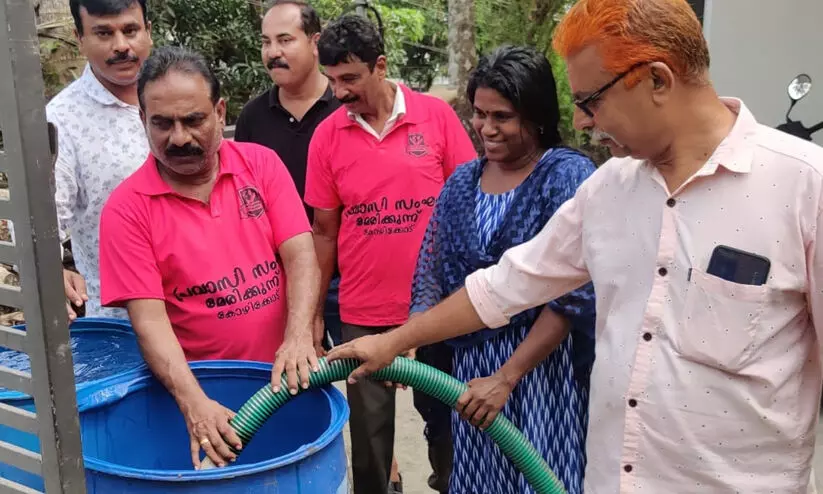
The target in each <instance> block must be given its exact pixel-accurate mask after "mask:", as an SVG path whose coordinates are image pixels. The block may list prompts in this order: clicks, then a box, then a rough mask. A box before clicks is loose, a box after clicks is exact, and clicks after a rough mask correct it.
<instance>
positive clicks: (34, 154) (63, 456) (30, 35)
mask: <svg viewBox="0 0 823 494" xmlns="http://www.w3.org/2000/svg"><path fill="white" fill-rule="evenodd" d="M0 131H2V145H0V171H2V172H5V173H6V175H7V176H8V182H9V200H0V219H5V220H8V221H9V222H10V223H11V225H10V226H11V228H12V229H13V232H14V235H13V237H12V238H13V242H12V243H0V262H2V263H5V264H11V265H15V266H17V267H18V270H19V273H20V285H21V286H20V287H19V288H14V287H10V286H7V285H0V304H2V305H7V306H11V307H18V308H22V309H23V312H24V314H25V319H26V330H25V331H20V330H16V329H12V328H8V327H0V346H3V347H6V348H11V349H14V350H19V351H23V352H25V353H27V354H28V355H29V357H30V360H31V373H30V374H27V373H24V372H20V371H16V370H12V369H9V368H7V367H3V366H0V387H4V388H8V389H13V390H17V391H20V392H22V393H25V394H27V395H30V396H32V397H33V398H34V405H35V412H34V413H32V412H29V411H25V410H23V409H20V408H17V407H14V406H10V405H7V404H3V403H0V424H2V425H6V426H10V427H13V428H15V429H19V430H22V431H26V432H30V433H33V434H37V435H38V437H39V440H40V447H41V453H40V454H37V453H33V452H31V451H28V450H26V449H24V448H20V447H18V446H15V445H12V444H9V443H5V442H2V441H0V462H2V463H6V464H8V465H12V466H14V467H17V468H20V469H22V470H26V471H28V472H31V473H35V474H38V475H42V477H43V480H44V485H45V490H46V492H47V493H48V494H58V493H61V494H68V493H85V492H86V486H85V476H84V471H83V456H82V453H81V445H80V424H79V419H78V414H77V404H76V397H75V391H74V389H75V388H74V372H73V365H72V355H71V346H70V344H69V332H68V320H67V316H66V308H65V295H64V291H63V278H62V264H61V260H60V244H59V238H58V233H57V215H56V213H55V206H54V180H53V156H54V152H55V149H56V138H59V136H56V135H55V134H54V133H53V132H51V131H50V128H49V126H48V125H47V123H46V115H45V99H44V86H43V78H42V75H41V67H40V58H39V44H38V39H37V31H36V29H35V19H34V10H33V9H32V5H31V3H30V1H29V0H0ZM50 137H51V138H50ZM3 492H11V493H18V492H21V493H32V492H37V491H34V490H32V489H30V488H28V487H25V486H22V485H19V484H16V483H14V482H11V481H9V480H7V479H2V478H0V493H3Z"/></svg>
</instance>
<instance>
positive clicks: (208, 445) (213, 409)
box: [180, 395, 243, 470]
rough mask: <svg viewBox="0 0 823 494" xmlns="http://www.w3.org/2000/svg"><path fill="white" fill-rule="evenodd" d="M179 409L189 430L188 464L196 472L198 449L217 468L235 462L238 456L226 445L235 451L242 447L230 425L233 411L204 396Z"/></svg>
mask: <svg viewBox="0 0 823 494" xmlns="http://www.w3.org/2000/svg"><path fill="white" fill-rule="evenodd" d="M180 409H181V411H182V412H183V417H185V419H186V427H187V428H188V430H189V438H190V441H191V461H192V464H194V468H195V469H196V470H199V469H200V449H201V448H202V449H203V451H204V452H205V453H206V456H208V457H209V458H210V459H211V461H212V463H214V464H215V465H217V466H218V467H224V466H226V464H227V463H229V462H233V461H234V460H235V459H237V455H236V454H235V453H233V452H232V451H231V449H229V444H231V445H232V447H233V448H234V449H235V450H237V451H239V450H240V449H242V447H243V443H242V442H241V441H240V438H239V437H237V434H236V433H235V432H234V429H232V427H231V426H230V425H229V420H231V419H232V418H233V417H234V415H235V414H234V412H232V411H231V410H229V409H228V408H226V407H224V406H223V405H221V404H220V403H217V402H216V401H214V400H212V399H210V398H208V397H206V396H205V395H204V397H203V398H200V399H198V400H197V401H194V402H191V403H183V404H181V407H180Z"/></svg>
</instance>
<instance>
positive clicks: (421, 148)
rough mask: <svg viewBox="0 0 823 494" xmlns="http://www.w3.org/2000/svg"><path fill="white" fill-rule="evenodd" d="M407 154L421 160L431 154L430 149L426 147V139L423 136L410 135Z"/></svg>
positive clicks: (417, 134)
mask: <svg viewBox="0 0 823 494" xmlns="http://www.w3.org/2000/svg"><path fill="white" fill-rule="evenodd" d="M406 152H407V153H408V154H409V155H410V156H414V157H416V158H420V157H422V156H426V155H427V154H429V147H428V146H426V139H425V138H424V137H423V134H419V133H415V134H409V142H408V143H407V144H406Z"/></svg>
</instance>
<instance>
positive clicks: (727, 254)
mask: <svg viewBox="0 0 823 494" xmlns="http://www.w3.org/2000/svg"><path fill="white" fill-rule="evenodd" d="M771 264H772V263H771V261H769V259H767V258H765V257H763V256H761V255H757V254H752V253H750V252H744V251H742V250H739V249H735V248H733V247H728V246H726V245H718V246H717V247H715V248H714V252H713V253H712V257H711V259H709V267H708V269H707V270H706V273H708V274H710V275H712V276H717V277H718V278H721V279H724V280H726V281H731V282H732V283H739V284H741V285H756V286H757V285H763V284H765V283H766V280H768V279H769V270H770V269H771Z"/></svg>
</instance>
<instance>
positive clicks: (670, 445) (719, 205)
mask: <svg viewBox="0 0 823 494" xmlns="http://www.w3.org/2000/svg"><path fill="white" fill-rule="evenodd" d="M724 101H725V102H726V104H727V105H728V106H729V107H730V108H731V109H732V110H733V111H735V112H736V113H738V118H737V122H736V123H735V126H734V128H733V129H732V131H731V133H730V135H729V136H728V137H727V138H726V139H725V140H724V141H723V142H722V143H721V145H720V147H719V148H718V149H717V151H716V152H715V153H714V155H712V157H711V158H710V159H709V160H708V162H707V163H706V164H705V165H704V166H703V168H701V169H700V170H699V171H698V172H697V173H696V174H695V176H694V177H692V178H691V179H690V180H689V181H687V182H686V183H685V184H684V185H683V186H682V187H680V188H679V189H678V190H676V191H673V192H671V193H670V192H669V191H668V189H667V187H666V185H665V182H664V180H663V178H662V176H661V175H660V174H659V172H658V171H657V170H656V169H655V168H653V167H651V166H650V165H648V164H647V163H645V162H643V161H637V160H633V159H629V158H626V159H613V160H611V161H609V162H608V163H606V164H605V165H603V166H602V167H601V168H600V169H599V170H597V172H595V173H594V175H592V176H591V177H590V178H589V179H588V180H587V181H586V182H585V183H584V184H583V185H582V186H581V187H580V188H579V189H578V192H577V194H576V195H575V197H574V198H573V199H571V200H569V201H568V202H567V203H566V204H564V205H563V207H562V208H561V209H560V210H559V211H558V212H557V213H556V214H555V215H554V217H552V219H551V221H550V222H549V223H548V224H547V225H546V227H545V228H543V230H542V231H541V232H540V234H538V235H537V236H536V237H534V239H532V240H531V241H529V242H527V243H525V244H522V245H520V246H517V247H514V248H512V249H511V250H509V251H508V252H507V253H506V254H505V255H504V256H503V258H502V259H501V261H500V263H499V264H498V265H496V266H492V267H490V268H488V269H485V270H481V271H478V272H476V273H474V274H472V275H470V276H469V277H468V278H467V280H466V287H467V289H468V292H469V296H470V298H471V300H472V303H473V304H474V307H475V308H476V309H477V311H478V313H479V314H480V317H481V318H482V319H483V321H484V322H485V323H486V324H487V325H489V326H490V327H499V326H501V325H503V324H505V323H506V322H507V321H508V319H509V317H511V316H512V315H514V314H516V313H518V312H520V311H522V310H524V309H526V308H528V307H533V306H537V305H541V304H544V303H546V302H547V301H549V300H552V299H554V298H556V297H558V296H560V295H563V294H565V293H566V292H568V291H570V290H572V289H574V288H577V287H578V286H580V285H582V284H584V283H585V282H587V281H589V280H591V281H592V282H593V283H594V287H595V292H596V294H597V345H596V354H597V356H596V361H595V365H594V370H593V373H592V381H591V382H592V393H591V407H590V410H591V419H590V427H589V433H588V441H587V452H588V466H587V470H586V483H585V486H586V487H585V489H586V494H614V493H618V492H619V493H621V494H628V493H637V494H640V493H643V494H673V493H677V494H688V493H695V494H706V493H712V494H720V493H742V494H755V493H779V494H789V493H805V492H807V487H809V482H810V467H811V459H812V454H813V450H814V439H815V426H816V422H817V415H818V413H817V412H818V404H819V401H820V390H821V370H820V359H819V346H818V341H819V338H820V336H819V334H816V331H815V329H816V328H818V332H819V328H823V293H822V292H821V290H823V220H821V216H820V215H821V206H823V175H821V172H823V148H820V147H818V146H816V145H814V144H811V143H808V142H805V141H801V140H798V139H796V138H793V137H790V136H788V135H786V134H783V133H781V132H779V131H777V130H774V129H771V128H768V127H765V126H763V125H760V124H758V123H757V122H756V121H755V119H754V117H753V116H752V114H751V113H750V112H749V110H748V109H746V107H745V106H743V104H742V102H740V101H739V100H734V99H726V100H724ZM717 245H727V246H730V247H734V248H737V249H740V250H744V251H747V252H751V253H754V254H759V255H762V256H765V257H767V258H769V259H770V260H771V271H770V275H769V278H768V282H767V283H766V284H765V285H762V286H753V285H740V284H735V283H732V282H729V281H725V280H723V279H720V278H718V277H715V276H712V275H709V274H706V272H705V271H706V269H707V266H708V263H709V258H710V257H711V255H712V251H713V250H714V248H715V247H716V246H717ZM690 269H691V270H692V272H691V277H689V270H690ZM810 492H814V489H813V488H810Z"/></svg>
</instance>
